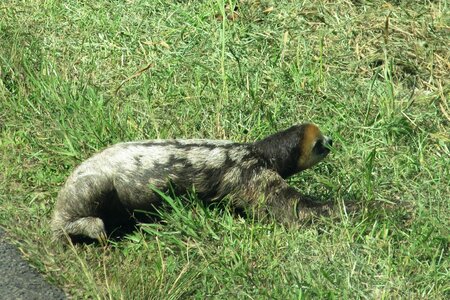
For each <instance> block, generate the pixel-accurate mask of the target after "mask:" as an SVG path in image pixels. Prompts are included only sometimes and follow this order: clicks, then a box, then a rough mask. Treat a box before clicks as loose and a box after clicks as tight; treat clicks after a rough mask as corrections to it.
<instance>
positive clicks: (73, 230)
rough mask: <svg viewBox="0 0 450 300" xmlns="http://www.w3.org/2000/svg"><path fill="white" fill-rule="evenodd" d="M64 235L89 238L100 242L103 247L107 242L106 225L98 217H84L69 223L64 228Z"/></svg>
mask: <svg viewBox="0 0 450 300" xmlns="http://www.w3.org/2000/svg"><path fill="white" fill-rule="evenodd" d="M63 233H64V234H65V235H68V236H69V237H73V236H87V237H89V238H91V239H94V240H97V241H99V242H100V243H101V244H102V245H105V244H106V242H107V235H106V231H105V224H104V223H103V220H102V219H100V218H97V217H83V218H79V219H77V220H75V221H72V222H67V223H66V224H65V225H64V227H63Z"/></svg>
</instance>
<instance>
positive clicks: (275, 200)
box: [240, 170, 331, 225]
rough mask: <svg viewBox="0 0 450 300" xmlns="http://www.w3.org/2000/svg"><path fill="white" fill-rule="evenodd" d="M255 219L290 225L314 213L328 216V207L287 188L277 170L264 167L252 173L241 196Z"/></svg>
mask: <svg viewBox="0 0 450 300" xmlns="http://www.w3.org/2000/svg"><path fill="white" fill-rule="evenodd" d="M240 198H241V199H243V200H241V201H244V202H243V203H241V206H243V205H245V204H246V205H247V206H248V208H249V209H250V212H251V213H253V215H255V216H256V217H257V218H258V219H266V218H267V217H269V218H270V217H272V218H274V219H275V220H276V221H278V222H280V223H283V224H286V225H292V224H295V223H299V222H303V221H305V220H309V219H310V218H311V217H313V216H316V215H329V214H330V211H331V206H330V205H329V204H323V203H319V202H316V201H314V200H313V199H312V198H311V197H308V196H305V195H302V194H301V193H299V192H298V191H297V190H295V189H294V188H292V187H290V186H289V185H288V184H287V183H286V181H284V179H283V178H282V177H281V176H280V175H278V174H277V173H276V172H274V171H271V170H264V171H262V172H260V173H258V174H257V175H255V176H254V177H253V178H252V179H251V180H250V181H249V184H248V185H247V187H246V188H245V190H244V192H243V194H242V195H241V197H240Z"/></svg>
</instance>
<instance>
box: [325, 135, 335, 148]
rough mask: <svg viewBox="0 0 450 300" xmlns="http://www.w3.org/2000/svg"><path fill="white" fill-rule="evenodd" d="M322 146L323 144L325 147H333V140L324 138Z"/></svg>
mask: <svg viewBox="0 0 450 300" xmlns="http://www.w3.org/2000/svg"><path fill="white" fill-rule="evenodd" d="M324 144H325V146H326V147H332V146H333V140H332V139H331V138H330V137H328V136H326V137H325V143H324Z"/></svg>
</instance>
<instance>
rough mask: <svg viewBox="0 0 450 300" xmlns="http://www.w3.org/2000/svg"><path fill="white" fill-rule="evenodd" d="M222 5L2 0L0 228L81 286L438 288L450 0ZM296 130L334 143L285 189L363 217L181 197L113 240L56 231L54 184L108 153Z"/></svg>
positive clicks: (414, 293)
mask: <svg viewBox="0 0 450 300" xmlns="http://www.w3.org/2000/svg"><path fill="white" fill-rule="evenodd" d="M234 4H235V1H231V9H230V5H228V8H227V9H226V10H224V5H223V2H222V1H221V0H217V1H145V0H130V1H106V0H97V1H74V0H67V1H58V0H49V1H39V0H27V1H19V0H6V1H2V2H1V4H0V205H1V210H0V225H1V226H2V227H5V228H6V229H7V230H8V231H9V232H10V235H11V237H12V238H13V240H14V241H15V243H16V244H17V245H18V246H19V247H20V248H21V249H22V251H23V253H24V255H25V256H26V257H27V259H29V261H30V262H31V263H32V264H33V265H34V266H36V267H37V268H38V269H39V270H40V271H41V272H42V273H44V274H45V275H46V276H47V278H48V279H49V280H50V281H51V282H54V283H56V284H58V285H60V286H63V287H64V288H65V289H66V291H67V292H68V293H69V294H70V295H73V296H74V297H89V298H90V297H92V298H113V299H116V298H117V299H118V298H124V299H128V298H136V299H138V298H142V299H150V298H153V299H185V298H186V297H187V298H200V299H203V298H205V297H207V298H217V299H222V298H232V299H246V298H248V299H261V298H274V299H303V298H317V297H318V298H339V299H340V298H372V299H373V298H376V299H381V298H410V299H417V298H427V299H445V298H446V299H448V298H450V285H449V282H450V274H449V272H450V270H449V268H450V263H449V236H450V232H449V228H450V221H449V215H450V209H449V199H450V185H449V182H450V171H449V165H450V152H449V151H450V150H449V148H450V146H449V145H450V136H449V132H450V126H449V122H450V107H449V70H450V63H449V51H448V49H449V46H450V43H449V38H448V36H449V35H448V33H449V28H450V20H449V5H450V3H448V1H447V0H436V1H391V2H384V1H364V0H362V1H349V0H336V1H312V0H305V1H269V0H268V1H252V0H248V1H242V2H240V4H239V8H238V10H237V12H236V13H235V14H232V13H231V12H230V11H231V10H232V7H233V6H234ZM224 16H225V17H224ZM147 67H148V69H146V68H147ZM143 69H145V70H143ZM142 70H143V71H142ZM140 71H142V72H140ZM302 121H313V122H315V123H317V124H319V125H320V127H321V128H322V130H323V131H324V132H326V133H329V134H331V135H332V136H333V137H334V140H335V144H336V149H335V150H334V151H333V153H332V154H331V155H330V156H329V158H328V159H327V160H326V161H325V162H323V163H321V164H320V165H318V166H317V167H315V168H314V169H313V170H308V171H305V172H303V173H302V174H300V175H298V176H295V177H294V178H292V179H291V180H290V182H291V184H292V185H293V186H296V187H298V188H299V189H301V190H303V191H305V192H307V193H310V194H312V195H318V196H320V197H322V198H323V199H330V200H333V201H336V203H342V201H356V202H357V203H360V204H361V206H362V207H363V208H362V210H361V211H360V212H358V213H357V214H356V215H351V216H349V215H346V214H345V212H342V214H341V216H340V217H339V218H336V219H326V218H322V219H320V220H316V221H315V222H314V224H312V225H311V226H307V227H304V228H301V229H300V230H297V231H295V230H288V229H285V228H283V227H282V226H280V225H277V224H269V225H264V224H258V223H254V222H252V221H251V220H248V219H247V220H244V219H241V218H238V217H235V216H232V215H230V213H228V212H227V211H220V210H218V209H206V208H203V207H202V206H201V205H199V204H193V205H191V206H187V207H186V206H180V202H179V201H178V200H177V199H175V204H174V205H176V206H177V207H179V210H173V211H172V212H165V213H164V214H163V218H164V219H165V220H166V221H167V222H168V224H167V225H161V224H149V225H146V226H143V227H142V228H141V229H140V230H138V231H136V232H135V233H133V234H131V235H129V236H128V237H127V238H125V239H124V240H122V241H118V242H116V243H113V244H112V245H111V247H109V248H107V249H102V248H101V247H99V246H95V245H84V246H83V245H82V246H77V247H75V248H73V249H67V250H63V249H61V248H59V247H55V246H54V245H51V244H50V242H49V240H50V233H49V223H48V221H49V218H50V215H51V211H52V208H53V206H54V202H55V197H56V194H57V192H58V188H59V187H60V186H61V185H62V183H63V182H64V180H65V178H66V177H67V175H68V174H69V173H70V171H71V170H73V168H74V167H75V166H76V165H77V164H78V163H79V162H81V161H82V160H83V159H85V158H87V157H88V156H90V155H92V154H93V153H94V152H96V151H97V150H99V149H101V148H103V147H105V146H107V145H109V144H112V143H115V142H119V141H125V140H134V139H145V138H175V137H177V138H179V137H186V138H226V139H233V140H237V141H253V140H256V139H258V138H261V137H262V136H265V135H267V134H270V133H273V132H275V131H277V130H280V129H283V128H286V127H288V126H290V125H292V124H294V123H299V122H302Z"/></svg>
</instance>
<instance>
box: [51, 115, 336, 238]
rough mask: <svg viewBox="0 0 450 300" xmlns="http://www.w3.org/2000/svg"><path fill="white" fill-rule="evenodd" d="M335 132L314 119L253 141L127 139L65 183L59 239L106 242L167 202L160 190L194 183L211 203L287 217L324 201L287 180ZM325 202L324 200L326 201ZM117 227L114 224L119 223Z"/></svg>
mask: <svg viewBox="0 0 450 300" xmlns="http://www.w3.org/2000/svg"><path fill="white" fill-rule="evenodd" d="M331 146H332V140H331V138H329V137H327V136H324V135H323V134H322V133H321V131H320V130H319V128H318V127H317V126H316V125H314V124H311V123H305V124H300V125H295V126H292V127H290V128H288V129H286V130H284V131H280V132H277V133H275V134H273V135H270V136H268V137H266V138H264V139H262V140H259V141H256V142H254V143H236V142H232V141H224V140H206V139H172V140H147V141H135V142H125V143H119V144H116V145H113V146H111V147H109V148H106V149H105V150H103V151H102V152H99V153H97V154H95V155H94V156H92V157H91V158H89V159H87V160H86V161H84V162H82V163H81V164H80V165H79V166H78V167H77V168H75V170H74V171H73V173H72V174H71V175H70V176H69V178H68V179H67V181H66V183H65V184H64V186H63V187H62V189H61V190H60V192H59V194H58V197H57V202H56V208H55V211H54V214H53V218H52V222H51V227H52V232H53V237H54V239H55V240H59V241H63V242H64V241H66V242H67V241H69V239H76V238H77V237H79V238H87V239H92V240H97V241H100V242H101V243H106V241H107V237H108V232H110V230H111V229H114V227H115V226H118V225H120V223H125V222H126V221H127V220H128V221H129V220H131V219H132V218H134V213H135V212H137V211H151V210H152V209H154V208H155V207H157V205H158V204H159V205H160V204H161V203H162V202H163V199H162V197H161V195H162V194H161V192H167V191H169V190H171V191H173V192H174V193H175V194H183V193H188V192H189V191H195V193H196V195H197V196H198V198H199V199H201V200H202V201H205V202H206V203H213V202H217V201H221V200H224V199H226V200H227V201H229V202H228V203H230V204H231V207H233V208H236V209H243V210H245V211H250V212H251V213H253V214H254V216H255V217H256V218H258V219H265V218H267V217H270V218H272V219H274V220H275V221H277V222H280V223H282V224H291V223H295V222H299V221H302V220H305V219H306V218H308V217H311V215H315V214H317V213H323V212H324V211H327V210H326V209H322V210H321V209H320V208H321V207H323V206H322V205H321V204H320V203H317V202H315V201H314V200H313V199H312V198H311V197H309V196H306V195H304V194H302V193H300V192H298V191H297V190H296V189H295V188H293V187H291V186H289V185H288V183H287V182H286V181H285V179H286V178H288V177H289V176H291V175H294V174H296V173H298V172H300V171H303V170H305V169H308V168H310V167H312V166H314V165H315V164H317V163H318V162H320V161H321V160H323V159H324V158H325V157H326V156H327V155H328V153H329V152H330V147H331ZM324 206H325V205H324ZM116 228H117V227H116Z"/></svg>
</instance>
